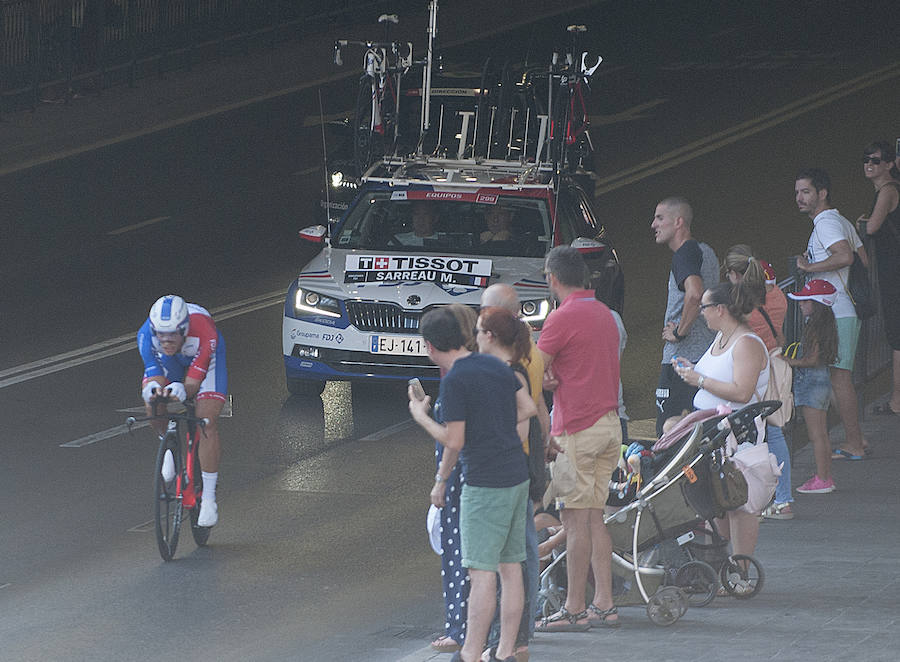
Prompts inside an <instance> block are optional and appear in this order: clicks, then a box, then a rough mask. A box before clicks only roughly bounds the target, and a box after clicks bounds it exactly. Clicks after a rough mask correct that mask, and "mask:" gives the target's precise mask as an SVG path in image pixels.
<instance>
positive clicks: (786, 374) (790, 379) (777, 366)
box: [759, 306, 796, 428]
mask: <svg viewBox="0 0 900 662" xmlns="http://www.w3.org/2000/svg"><path fill="white" fill-rule="evenodd" d="M759 312H761V313H762V316H763V317H764V318H765V320H766V322H768V324H769V328H770V329H772V335H773V336H774V337H775V338H776V340H777V338H778V334H777V333H775V325H774V324H772V320H771V319H770V318H769V315H768V313H766V310H765V308H763V307H762V306H760V307H759ZM795 354H796V351H795ZM793 383H794V371H793V370H792V369H791V366H789V365H788V363H787V361H785V360H784V358H783V356H782V350H781V348H780V347H776V348H775V349H773V350H772V351H771V352H769V384H768V386H766V392H765V394H764V395H763V397H762V399H763V400H778V401H779V402H781V407H779V408H778V409H777V410H776V411H775V412H773V413H772V415H771V416H769V417H768V418H766V423H768V424H769V425H774V426H776V427H779V428H781V427H784V426H785V424H787V422H788V421H790V420H791V417H792V416H793V415H794V392H793V390H791V389H792V386H793Z"/></svg>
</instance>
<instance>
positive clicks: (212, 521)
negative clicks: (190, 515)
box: [197, 501, 219, 526]
mask: <svg viewBox="0 0 900 662" xmlns="http://www.w3.org/2000/svg"><path fill="white" fill-rule="evenodd" d="M218 521H219V507H218V506H217V505H216V502H215V501H201V502H200V515H199V516H198V517H197V526H215V525H216V522H218Z"/></svg>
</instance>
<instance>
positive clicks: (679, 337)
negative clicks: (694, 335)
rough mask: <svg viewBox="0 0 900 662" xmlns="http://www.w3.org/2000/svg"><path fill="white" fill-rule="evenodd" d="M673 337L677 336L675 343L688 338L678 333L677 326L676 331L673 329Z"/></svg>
mask: <svg viewBox="0 0 900 662" xmlns="http://www.w3.org/2000/svg"><path fill="white" fill-rule="evenodd" d="M672 335H673V336H675V342H681V341H682V340H684V339H685V338H687V335H681V334H680V333H678V326H677V325H676V326H675V328H674V329H672Z"/></svg>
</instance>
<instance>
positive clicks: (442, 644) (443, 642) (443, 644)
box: [431, 635, 460, 653]
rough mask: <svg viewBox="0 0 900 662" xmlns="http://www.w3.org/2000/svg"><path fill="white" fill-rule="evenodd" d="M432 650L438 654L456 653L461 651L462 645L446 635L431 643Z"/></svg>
mask: <svg viewBox="0 0 900 662" xmlns="http://www.w3.org/2000/svg"><path fill="white" fill-rule="evenodd" d="M431 649H432V650H435V651H437V652H438V653H455V652H456V651H458V650H459V649H460V645H459V644H458V643H456V641H455V640H453V639H452V638H451V637H448V636H447V635H444V636H442V637H438V638H437V639H435V640H434V641H432V642H431Z"/></svg>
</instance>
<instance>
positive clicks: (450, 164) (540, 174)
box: [363, 156, 553, 188]
mask: <svg viewBox="0 0 900 662" xmlns="http://www.w3.org/2000/svg"><path fill="white" fill-rule="evenodd" d="M552 179H553V168H552V167H551V166H550V164H548V163H537V164H536V163H520V162H518V161H504V160H500V159H447V158H439V157H433V156H414V157H409V158H404V157H385V158H384V159H382V160H381V161H378V162H376V163H375V164H373V165H372V166H371V167H370V168H369V169H368V170H367V171H366V173H365V174H364V175H363V180H364V181H368V182H385V183H397V182H398V181H403V182H421V183H423V184H426V183H427V184H438V185H441V186H468V187H471V186H473V185H475V186H477V185H481V186H501V187H502V186H512V187H515V188H523V187H536V188H546V187H547V186H548V185H550V183H551V181H552Z"/></svg>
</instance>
